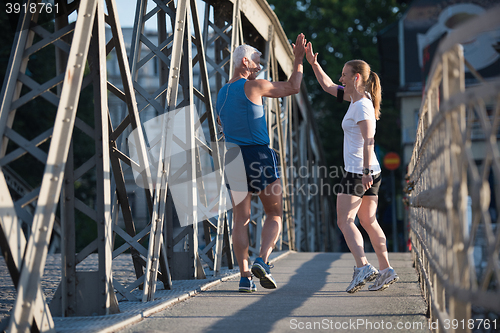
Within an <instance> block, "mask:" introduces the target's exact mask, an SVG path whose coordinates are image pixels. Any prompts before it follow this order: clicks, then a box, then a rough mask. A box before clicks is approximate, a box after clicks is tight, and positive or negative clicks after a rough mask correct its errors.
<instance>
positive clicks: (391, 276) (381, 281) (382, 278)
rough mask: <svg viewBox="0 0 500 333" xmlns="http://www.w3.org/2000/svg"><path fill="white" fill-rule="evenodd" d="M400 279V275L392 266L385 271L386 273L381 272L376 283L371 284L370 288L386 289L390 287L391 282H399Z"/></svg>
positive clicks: (373, 289)
mask: <svg viewBox="0 0 500 333" xmlns="http://www.w3.org/2000/svg"><path fill="white" fill-rule="evenodd" d="M398 280H399V276H398V275H397V274H396V272H395V271H394V269H392V267H390V268H389V269H388V270H386V271H385V273H383V274H379V276H378V277H377V279H376V280H375V283H374V284H372V285H371V286H369V287H368V290H371V291H377V290H384V289H387V288H389V286H390V285H391V284H393V283H394V282H397V281H398Z"/></svg>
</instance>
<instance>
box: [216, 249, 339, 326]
mask: <svg viewBox="0 0 500 333" xmlns="http://www.w3.org/2000/svg"><path fill="white" fill-rule="evenodd" d="M340 255H341V254H335V255H334V256H332V253H319V254H317V253H316V254H311V256H310V257H309V256H307V258H303V257H301V258H302V260H303V261H304V263H303V264H302V265H300V266H299V268H296V270H295V274H293V275H291V273H292V272H291V271H290V270H292V269H294V267H296V265H297V263H296V261H293V260H290V258H289V257H288V258H286V259H284V260H280V261H279V262H278V263H277V267H276V268H275V269H273V270H272V271H271V272H272V274H273V276H274V277H275V279H276V280H277V281H278V289H276V290H273V291H267V290H266V291H262V289H263V288H262V287H261V286H260V284H259V282H258V279H256V281H255V282H256V284H257V289H258V291H257V293H252V294H250V295H242V296H252V295H255V296H258V297H259V299H258V300H257V301H256V302H251V303H250V304H249V305H248V306H246V307H244V308H242V309H241V310H239V311H238V312H236V313H234V314H232V315H231V316H227V317H225V318H223V319H220V320H219V321H217V322H216V323H215V324H213V325H212V326H211V327H210V328H209V329H208V330H207V331H206V332H210V333H220V332H222V331H223V330H224V331H227V330H228V329H229V330H230V331H232V332H237V331H235V329H237V327H238V326H239V327H240V328H241V329H242V330H241V331H248V325H252V330H253V331H257V332H273V331H274V329H273V326H274V324H275V323H277V322H278V321H280V320H281V319H284V318H290V317H293V312H294V310H296V309H298V308H300V307H302V306H303V305H304V303H305V302H306V301H307V300H309V299H311V298H312V297H313V296H314V295H316V296H319V297H324V296H325V294H324V292H321V289H322V288H323V287H324V286H325V284H326V282H327V276H328V275H329V274H330V273H329V272H328V269H329V268H330V266H331V264H332V263H333V262H334V261H335V260H338V259H339V258H340ZM278 266H279V269H278ZM281 272H282V273H281ZM287 276H291V277H290V279H289V280H288V281H285V280H284V278H286V277H287ZM283 283H284V284H283ZM262 293H265V295H264V296H262ZM259 294H260V295H259ZM329 296H330V295H329ZM331 296H333V295H331ZM241 301H242V302H243V301H244V300H243V298H242V299H241ZM332 301H333V300H332ZM249 317H250V318H251V319H250V320H249ZM240 325H242V326H240Z"/></svg>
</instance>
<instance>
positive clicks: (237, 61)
mask: <svg viewBox="0 0 500 333" xmlns="http://www.w3.org/2000/svg"><path fill="white" fill-rule="evenodd" d="M255 54H257V55H258V56H259V57H260V56H261V55H262V53H261V52H260V51H259V50H257V49H256V48H255V47H253V46H250V45H247V44H243V45H240V46H238V47H237V48H236V49H235V50H234V52H233V65H234V68H238V67H240V66H241V61H242V60H243V58H247V59H249V60H252V61H253V57H254V56H255Z"/></svg>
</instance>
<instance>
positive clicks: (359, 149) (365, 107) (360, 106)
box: [342, 98, 381, 175]
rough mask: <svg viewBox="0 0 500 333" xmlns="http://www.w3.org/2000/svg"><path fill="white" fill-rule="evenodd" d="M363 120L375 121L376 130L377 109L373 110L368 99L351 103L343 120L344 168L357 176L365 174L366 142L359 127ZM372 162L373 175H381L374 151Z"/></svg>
mask: <svg viewBox="0 0 500 333" xmlns="http://www.w3.org/2000/svg"><path fill="white" fill-rule="evenodd" d="M363 120H371V121H373V122H374V128H376V119H375V109H374V108H373V104H372V101H370V100H369V99H368V98H361V99H360V100H359V101H356V102H354V103H351V104H350V105H349V109H348V110H347V112H346V114H345V116H344V119H343V120H342V129H343V130H344V168H345V170H346V171H348V172H352V173H357V174H363V144H364V142H365V140H364V139H363V136H362V135H361V129H360V128H359V125H358V123H359V122H360V121H363ZM373 135H375V133H373ZM370 161H371V165H370V170H373V175H376V174H378V173H380V171H381V169H380V164H379V163H378V161H377V156H376V155H375V151H374V150H372V158H371V159H370Z"/></svg>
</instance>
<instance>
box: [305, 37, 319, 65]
mask: <svg viewBox="0 0 500 333" xmlns="http://www.w3.org/2000/svg"><path fill="white" fill-rule="evenodd" d="M306 59H307V62H308V63H309V64H311V65H314V64H315V63H317V62H318V53H314V51H313V46H312V43H311V42H309V43H307V45H306Z"/></svg>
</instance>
